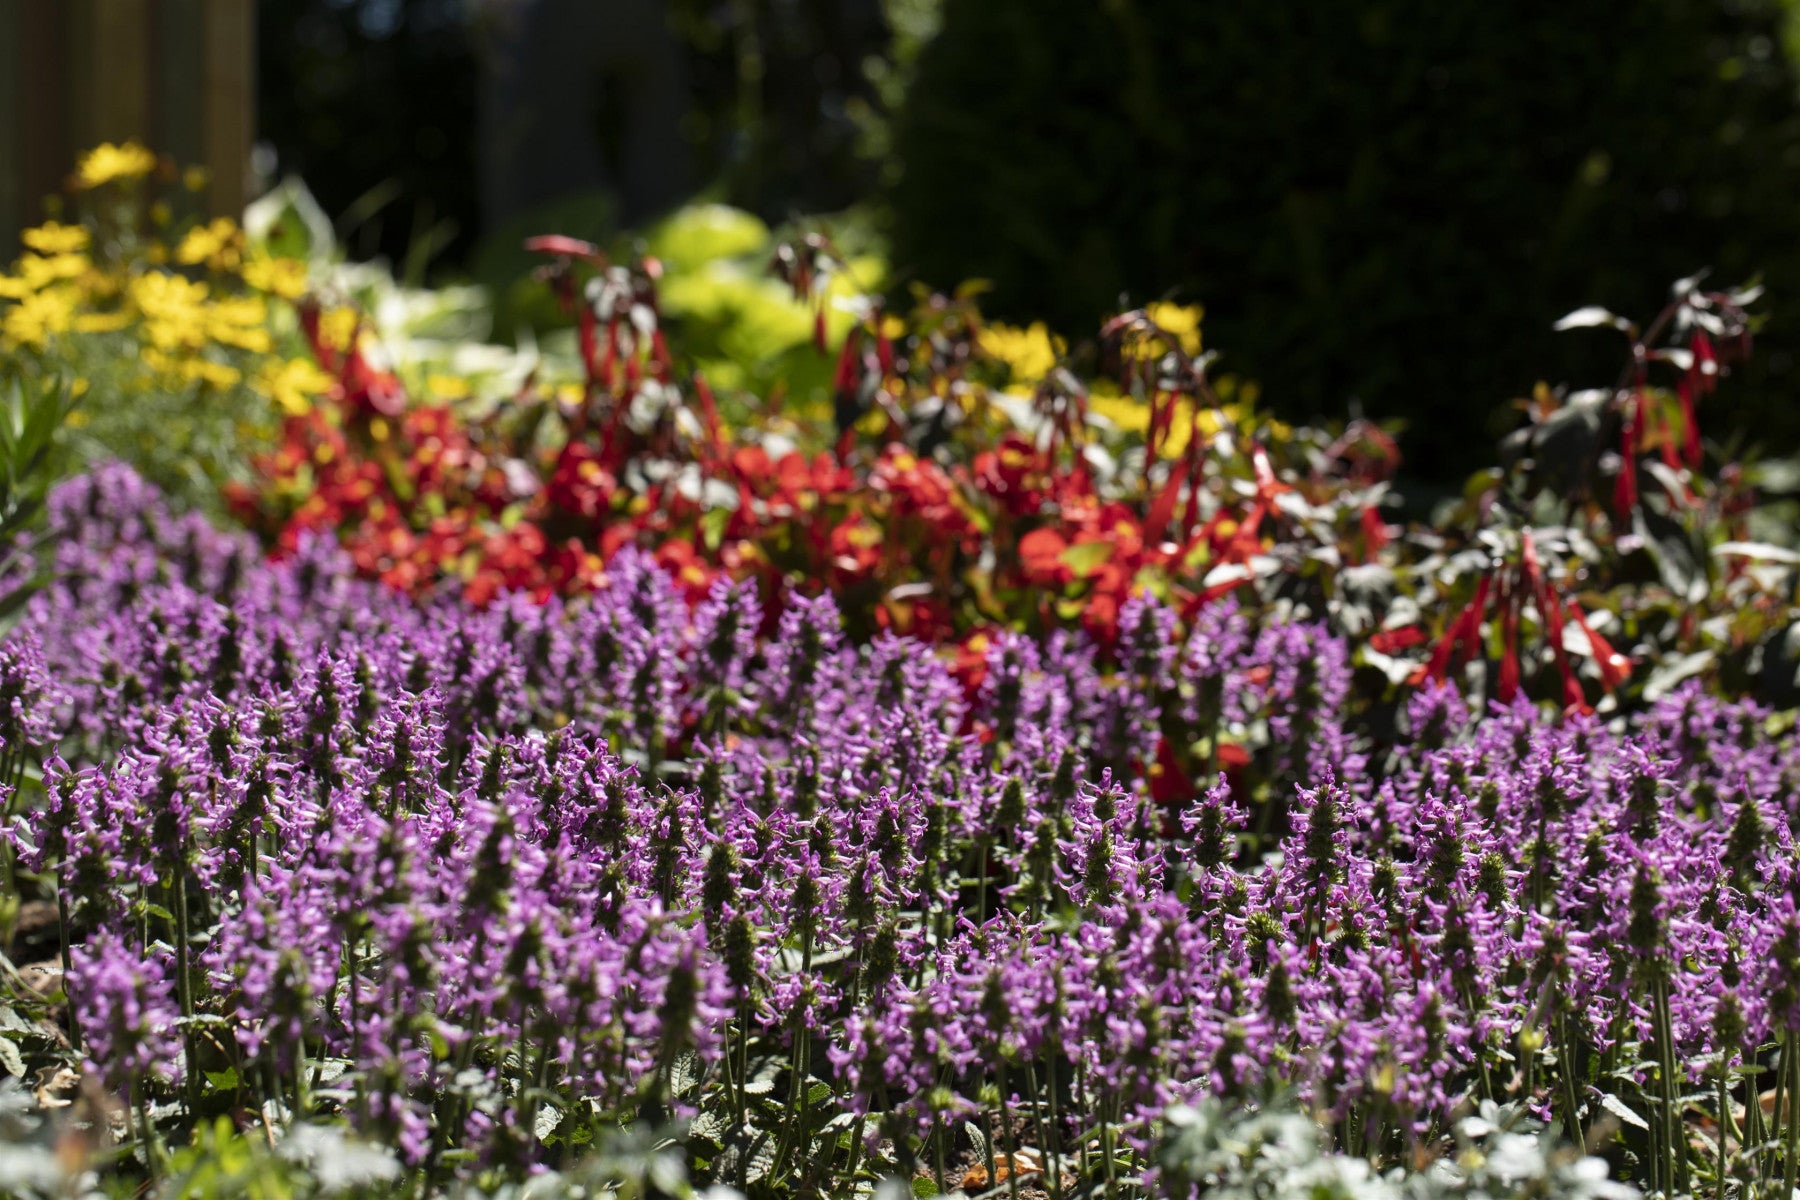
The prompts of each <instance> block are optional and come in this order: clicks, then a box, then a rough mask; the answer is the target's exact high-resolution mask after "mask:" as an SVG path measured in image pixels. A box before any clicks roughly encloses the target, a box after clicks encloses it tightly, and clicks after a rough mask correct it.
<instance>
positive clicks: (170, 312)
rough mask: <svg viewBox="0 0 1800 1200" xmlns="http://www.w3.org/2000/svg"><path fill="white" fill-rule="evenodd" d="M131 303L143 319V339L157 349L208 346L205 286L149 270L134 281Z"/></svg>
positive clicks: (195, 348)
mask: <svg viewBox="0 0 1800 1200" xmlns="http://www.w3.org/2000/svg"><path fill="white" fill-rule="evenodd" d="M131 300H132V303H133V304H134V305H135V306H136V307H137V310H138V311H139V312H140V313H142V314H143V316H144V335H143V336H144V340H145V341H147V342H149V343H150V344H151V345H152V346H154V347H156V348H157V349H159V350H179V349H187V350H192V351H198V350H199V349H200V347H202V346H204V345H205V344H206V340H207V332H208V330H207V311H206V310H207V287H206V285H205V284H204V283H200V282H197V281H195V280H191V279H184V278H182V277H181V276H180V275H169V274H165V273H164V272H161V271H150V272H147V273H145V274H143V275H139V276H136V277H135V278H133V279H132V281H131ZM146 358H148V355H146Z"/></svg>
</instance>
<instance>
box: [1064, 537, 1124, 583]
mask: <svg viewBox="0 0 1800 1200" xmlns="http://www.w3.org/2000/svg"><path fill="white" fill-rule="evenodd" d="M1112 555H1113V544H1112V543H1111V542H1077V543H1076V544H1075V545H1073V546H1070V547H1068V548H1067V549H1065V550H1064V551H1063V552H1062V554H1061V555H1060V556H1058V557H1059V559H1060V561H1061V562H1062V564H1063V566H1065V567H1067V568H1069V570H1071V571H1073V572H1074V573H1075V574H1076V575H1079V576H1081V577H1083V578H1086V577H1087V576H1089V575H1092V574H1093V573H1094V572H1095V571H1096V570H1098V569H1099V568H1100V566H1101V565H1102V564H1104V563H1105V562H1106V561H1107V560H1108V559H1110V558H1111V557H1112Z"/></svg>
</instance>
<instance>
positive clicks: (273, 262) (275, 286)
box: [244, 256, 306, 300]
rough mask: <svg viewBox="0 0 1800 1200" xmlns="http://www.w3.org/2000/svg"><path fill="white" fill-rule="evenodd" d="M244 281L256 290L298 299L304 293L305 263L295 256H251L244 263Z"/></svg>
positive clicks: (286, 298)
mask: <svg viewBox="0 0 1800 1200" xmlns="http://www.w3.org/2000/svg"><path fill="white" fill-rule="evenodd" d="M244 282H245V283H247V284H249V285H250V286H251V287H252V288H254V289H255V290H256V291H259V292H267V293H268V294H269V295H271V296H279V297H281V298H282V299H283V300H298V299H299V298H300V297H302V296H304V295H305V294H306V264H305V263H304V262H301V261H300V260H299V259H297V258H270V257H267V256H262V257H258V258H252V259H250V260H249V261H248V262H246V263H245V264H244Z"/></svg>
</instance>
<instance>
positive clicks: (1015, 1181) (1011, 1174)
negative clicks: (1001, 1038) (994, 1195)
mask: <svg viewBox="0 0 1800 1200" xmlns="http://www.w3.org/2000/svg"><path fill="white" fill-rule="evenodd" d="M999 1074H1000V1137H1001V1139H1002V1142H1001V1144H1002V1145H1004V1146H1005V1147H1006V1193H1007V1195H1008V1197H1010V1200H1019V1151H1018V1147H1017V1146H1015V1145H1014V1144H1013V1135H1012V1121H1011V1120H1009V1119H1008V1116H1007V1111H1006V1064H1005V1063H1004V1062H1003V1063H1001V1064H999ZM993 1181H994V1179H993V1176H992V1175H989V1176H988V1183H989V1184H990V1185H991V1184H992V1183H993Z"/></svg>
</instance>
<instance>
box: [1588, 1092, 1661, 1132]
mask: <svg viewBox="0 0 1800 1200" xmlns="http://www.w3.org/2000/svg"><path fill="white" fill-rule="evenodd" d="M1600 1107H1601V1108H1604V1109H1605V1110H1606V1111H1607V1112H1609V1113H1611V1114H1612V1115H1613V1116H1615V1117H1617V1118H1619V1120H1621V1121H1623V1122H1625V1123H1626V1124H1627V1125H1630V1126H1631V1127H1632V1128H1634V1129H1644V1130H1647V1129H1649V1128H1650V1122H1648V1121H1646V1120H1644V1118H1642V1117H1640V1116H1638V1115H1637V1113H1635V1112H1633V1111H1632V1109H1631V1106H1630V1105H1629V1104H1626V1103H1625V1102H1624V1101H1623V1100H1621V1099H1619V1098H1618V1097H1617V1096H1615V1095H1613V1094H1612V1093H1611V1092H1607V1093H1605V1094H1604V1095H1602V1096H1601V1097H1600Z"/></svg>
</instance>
